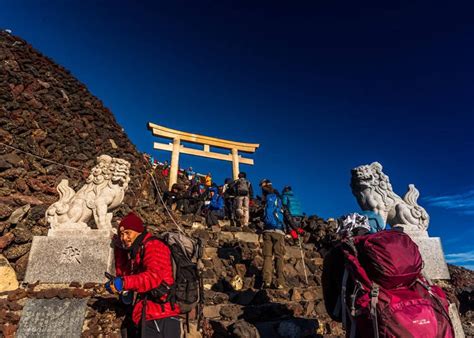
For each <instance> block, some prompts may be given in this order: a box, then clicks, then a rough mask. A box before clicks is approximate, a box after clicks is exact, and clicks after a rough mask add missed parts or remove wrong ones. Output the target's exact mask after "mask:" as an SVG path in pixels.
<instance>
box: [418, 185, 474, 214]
mask: <svg viewBox="0 0 474 338" xmlns="http://www.w3.org/2000/svg"><path fill="white" fill-rule="evenodd" d="M423 200H424V201H426V202H427V203H428V205H431V206H434V207H440V208H444V209H448V210H453V211H457V212H459V213H461V214H464V215H470V216H472V215H474V190H469V191H468V192H466V193H462V194H455V195H446V196H428V197H425V198H424V199H423Z"/></svg>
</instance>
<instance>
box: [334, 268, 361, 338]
mask: <svg viewBox="0 0 474 338" xmlns="http://www.w3.org/2000/svg"><path fill="white" fill-rule="evenodd" d="M348 278H349V270H348V269H347V268H346V269H344V275H343V276H342V288H341V295H340V296H339V299H338V301H337V304H336V308H335V309H334V310H335V311H336V310H338V311H342V313H341V315H342V326H343V327H344V329H346V330H347V316H349V320H350V321H351V331H350V335H349V337H350V338H355V336H356V331H357V323H356V321H355V319H354V314H353V312H354V311H349V307H348V306H347V302H346V291H347V280H348ZM357 292H359V289H357V288H356V289H355V290H354V293H353V294H352V296H351V298H352V308H354V300H355V296H356V294H357Z"/></svg>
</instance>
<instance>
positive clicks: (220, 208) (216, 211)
mask: <svg viewBox="0 0 474 338" xmlns="http://www.w3.org/2000/svg"><path fill="white" fill-rule="evenodd" d="M209 196H210V197H211V201H210V203H209V205H208V207H207V209H208V211H207V214H206V224H207V226H212V225H216V224H219V222H218V220H220V219H223V218H224V198H223V197H222V196H221V195H220V194H219V189H218V188H215V187H211V188H209Z"/></svg>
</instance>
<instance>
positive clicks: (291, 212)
mask: <svg viewBox="0 0 474 338" xmlns="http://www.w3.org/2000/svg"><path fill="white" fill-rule="evenodd" d="M281 202H282V204H283V208H284V210H285V212H286V214H285V216H286V217H285V218H286V220H287V221H288V222H289V223H290V226H291V227H292V228H299V227H300V226H301V221H302V219H303V216H304V213H303V210H302V209H301V203H300V201H299V200H298V198H296V196H295V195H294V193H293V190H292V189H291V187H290V186H286V187H284V188H283V191H282V194H281Z"/></svg>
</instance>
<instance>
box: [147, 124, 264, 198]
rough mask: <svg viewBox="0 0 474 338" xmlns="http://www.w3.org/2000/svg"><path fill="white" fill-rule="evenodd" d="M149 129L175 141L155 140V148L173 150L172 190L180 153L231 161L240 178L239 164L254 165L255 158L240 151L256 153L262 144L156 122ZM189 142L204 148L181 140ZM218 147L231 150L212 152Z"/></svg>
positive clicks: (234, 171)
mask: <svg viewBox="0 0 474 338" xmlns="http://www.w3.org/2000/svg"><path fill="white" fill-rule="evenodd" d="M148 129H149V130H151V132H152V134H153V135H154V136H157V137H163V138H167V139H170V140H173V143H169V144H163V143H158V142H155V143H154V146H153V148H154V149H158V150H166V151H171V168H170V174H169V185H168V189H170V190H171V187H172V186H173V184H175V183H176V182H177V181H178V170H179V154H180V153H182V154H189V155H195V156H201V157H207V158H213V159H216V160H223V161H230V162H232V175H233V177H234V179H237V178H238V175H239V164H240V163H244V164H249V165H253V163H254V162H253V159H250V158H244V157H242V156H241V155H239V152H244V153H254V152H255V150H256V149H257V148H258V147H259V146H260V145H259V144H254V143H242V142H234V141H229V140H223V139H218V138H214V137H209V136H203V135H197V134H190V133H187V132H183V131H179V130H174V129H169V128H165V127H163V126H159V125H156V124H154V123H151V122H149V123H148ZM182 141H183V142H189V143H194V144H199V145H202V146H203V149H202V150H199V149H192V148H187V147H184V146H183V145H182V144H181V142H182ZM211 146H212V147H216V148H221V149H228V150H230V153H229V154H221V153H216V152H212V151H211V150H210V147H211Z"/></svg>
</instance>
